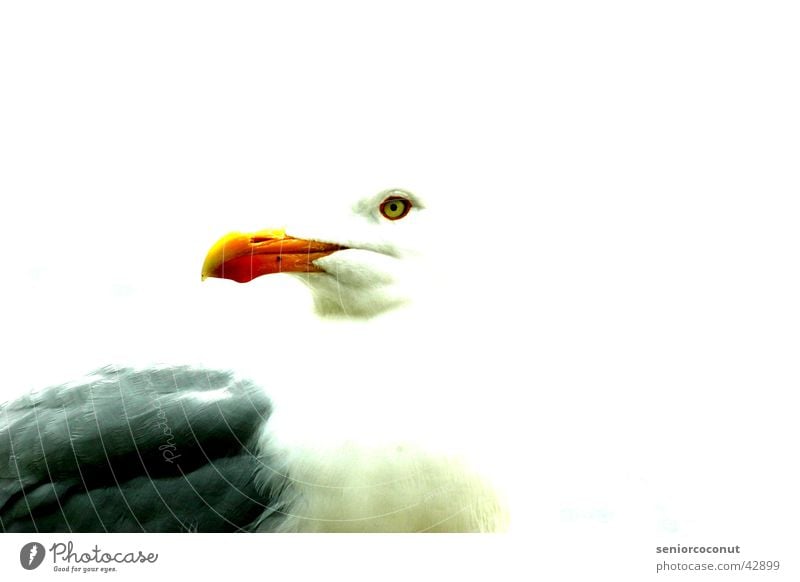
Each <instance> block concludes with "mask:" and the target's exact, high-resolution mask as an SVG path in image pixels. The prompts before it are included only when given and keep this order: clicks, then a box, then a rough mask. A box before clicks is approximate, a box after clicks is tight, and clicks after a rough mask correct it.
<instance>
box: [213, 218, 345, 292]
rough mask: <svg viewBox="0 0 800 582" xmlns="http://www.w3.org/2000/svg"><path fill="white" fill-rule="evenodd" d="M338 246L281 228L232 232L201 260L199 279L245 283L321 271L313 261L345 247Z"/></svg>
mask: <svg viewBox="0 0 800 582" xmlns="http://www.w3.org/2000/svg"><path fill="white" fill-rule="evenodd" d="M345 248H347V247H343V246H341V245H336V244H331V243H324V242H318V241H312V240H305V239H301V238H294V237H293V236H287V235H286V233H285V232H284V231H283V230H261V231H258V232H254V233H242V232H232V233H230V234H226V235H225V236H223V237H222V238H221V239H219V240H218V241H217V242H216V243H215V244H214V246H212V247H211V249H210V250H209V251H208V254H207V255H206V259H205V261H204V262H203V273H202V278H203V280H205V279H206V278H208V277H216V278H220V279H232V280H234V281H237V282H239V283H247V282H248V281H252V280H253V279H255V278H256V277H260V276H261V275H270V274H272V273H320V272H322V269H320V268H319V267H317V266H316V265H314V261H316V260H317V259H321V258H322V257H327V256H328V255H330V254H331V253H334V252H336V251H338V250H342V249H345Z"/></svg>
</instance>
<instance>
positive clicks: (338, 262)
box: [202, 189, 425, 319]
mask: <svg viewBox="0 0 800 582" xmlns="http://www.w3.org/2000/svg"><path fill="white" fill-rule="evenodd" d="M424 209H425V205H424V204H423V202H422V200H421V199H420V198H419V197H418V196H416V195H414V194H412V193H411V192H408V191H406V190H400V189H391V190H384V191H383V192H380V193H378V194H377V195H374V196H370V197H367V198H364V199H362V200H359V201H358V202H356V203H355V204H354V205H353V206H352V208H351V209H350V211H349V212H347V213H344V214H343V215H342V216H330V215H323V216H306V217H304V219H303V220H302V221H300V222H299V223H298V225H297V226H296V227H293V228H291V229H289V230H287V229H285V228H279V229H265V230H260V231H256V232H250V233H243V232H232V233H229V234H226V235H225V236H223V237H222V238H221V239H219V240H218V241H217V242H216V243H215V244H214V245H213V246H212V247H211V249H210V250H209V251H208V254H207V255H206V258H205V261H204V263H203V271H202V278H203V279H206V278H209V277H215V278H221V279H230V280H233V281H236V282H238V283H247V282H249V281H252V280H253V279H256V278H258V277H261V276H263V275H270V274H276V273H288V274H292V275H294V276H296V277H299V278H300V279H301V280H302V281H303V282H304V283H305V284H306V285H307V286H308V287H309V288H310V289H311V291H312V294H313V298H314V306H315V310H316V312H317V313H318V314H319V315H320V316H323V317H351V318H357V319H368V318H371V317H374V316H376V315H379V314H382V313H385V312H387V311H390V310H392V309H394V308H397V307H400V306H402V305H404V304H406V303H408V302H409V301H410V298H411V296H412V295H413V292H412V288H413V287H414V286H415V285H416V284H417V281H418V280H419V277H420V273H421V272H422V269H420V268H419V265H420V261H419V259H420V258H421V256H422V255H421V253H420V252H419V250H418V249H420V248H422V247H423V246H424V243H423V238H424V233H425V228H424V223H425V220H424V212H423V211H424Z"/></svg>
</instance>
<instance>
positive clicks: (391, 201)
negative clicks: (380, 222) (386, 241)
mask: <svg viewBox="0 0 800 582" xmlns="http://www.w3.org/2000/svg"><path fill="white" fill-rule="evenodd" d="M379 209H380V211H381V214H382V215H383V217H384V218H385V219H387V220H400V219H401V218H404V217H405V216H406V214H408V213H409V212H410V211H411V200H409V199H408V198H403V197H402V196H389V197H388V198H387V199H386V200H384V201H383V202H381V205H380V207H379Z"/></svg>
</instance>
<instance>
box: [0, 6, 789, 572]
mask: <svg viewBox="0 0 800 582" xmlns="http://www.w3.org/2000/svg"><path fill="white" fill-rule="evenodd" d="M798 26H800V22H799V21H798V15H797V14H796V13H795V12H794V10H793V7H792V5H791V3H779V2H775V3H745V2H726V3H722V2H670V3H661V4H658V5H655V4H654V3H640V2H639V3H637V2H627V3H626V2H604V3H589V2H550V3H536V4H534V3H527V4H524V3H511V2H492V3H488V2H486V3H471V2H464V3H443V2H427V3H423V2H403V3H394V4H388V3H375V2H372V3H368V2H363V3H355V2H345V3H343V2H337V3H321V2H295V3H292V4H288V3H286V4H285V5H278V4H277V3H275V5H267V4H266V3H256V2H239V3H209V2H191V3H188V2H136V3H127V4H124V5H123V4H120V3H108V2H70V3H18V4H17V5H16V6H13V5H10V4H4V5H3V7H2V11H0V84H1V85H0V88H1V90H0V195H2V206H1V207H0V249H2V261H1V262H0V265H1V266H0V294H2V301H1V302H0V325H2V334H1V335H0V342H2V346H1V347H2V349H0V358H2V367H3V380H2V386H0V396H2V397H3V399H4V398H9V397H12V396H14V395H16V394H18V393H20V392H22V391H24V390H26V389H31V388H36V387H40V386H42V385H44V384H47V383H52V382H60V381H63V380H66V379H69V377H70V376H71V375H76V374H80V373H82V372H86V371H88V370H89V369H91V368H93V367H96V366H98V365H102V364H104V363H107V362H108V361H117V362H124V361H125V360H127V359H129V360H131V361H134V360H144V361H146V360H157V361H173V360H174V361H182V360H186V359H198V358H199V359H202V360H208V359H209V358H210V357H209V354H208V352H205V351H204V347H203V346H207V345H209V344H208V342H214V344H213V345H215V346H217V347H219V344H220V341H219V338H220V336H221V335H224V334H226V333H227V334H229V335H228V336H226V337H232V338H236V337H237V334H241V333H248V334H250V335H248V336H247V337H248V338H251V337H252V334H253V333H254V330H259V326H260V325H261V323H260V322H261V321H265V322H268V324H264V327H265V329H264V330H263V334H264V337H265V338H268V337H274V335H273V334H275V333H280V330H281V329H285V327H286V326H291V325H292V324H293V322H294V321H295V320H294V319H291V318H292V317H301V316H300V315H298V314H299V313H301V312H303V313H304V312H305V310H306V308H307V305H306V303H305V302H304V300H303V299H302V298H298V297H299V296H300V295H303V294H302V293H301V294H299V295H297V294H295V293H294V291H295V289H294V287H291V291H290V290H289V286H287V285H286V284H285V283H284V282H283V281H269V282H268V283H263V284H262V283H261V282H260V281H259V282H257V283H254V284H253V285H252V286H251V287H249V288H248V287H246V286H245V287H242V288H241V289H245V288H247V290H246V291H241V289H239V290H238V292H237V293H236V294H232V293H230V289H231V287H232V286H225V285H216V284H215V283H226V282H210V284H209V283H206V284H205V285H204V286H200V283H199V267H200V264H201V262H202V258H203V256H204V253H205V251H206V249H207V248H208V246H209V244H210V243H211V242H213V241H214V240H215V239H216V238H217V237H218V236H219V235H221V234H222V233H224V232H227V231H229V230H238V229H241V230H245V229H248V228H263V227H272V226H280V224H277V225H276V224H275V221H276V220H278V221H280V220H281V219H280V218H279V216H280V215H281V213H282V212H283V210H284V209H285V208H287V207H290V206H295V207H300V208H304V207H305V208H309V209H314V208H315V207H316V206H318V205H330V204H338V203H339V201H341V204H342V205H349V204H350V203H351V201H352V200H355V199H358V198H360V197H363V196H368V195H371V194H373V193H375V192H377V191H379V190H382V189H384V188H388V187H394V186H400V187H404V188H408V189H410V190H412V191H414V192H416V193H418V194H420V195H421V196H423V197H424V198H425V199H426V200H427V202H428V204H429V206H430V207H431V208H436V209H437V210H438V212H439V217H440V218H441V219H443V220H442V222H441V230H440V233H441V238H439V239H438V241H437V242H438V244H437V246H438V248H439V250H440V251H441V250H445V251H446V252H447V253H449V255H450V256H451V258H452V263H448V265H447V266H448V267H449V268H450V269H451V275H452V276H453V277H454V278H455V279H456V280H457V281H459V283H460V285H461V288H460V291H459V294H458V298H459V299H461V300H462V301H463V303H464V305H465V306H469V307H468V308H465V311H464V324H463V325H464V327H463V328H455V329H454V330H453V334H454V336H455V335H458V336H459V337H462V338H463V336H464V334H465V333H472V334H474V336H475V337H476V338H483V340H484V341H485V340H486V337H485V336H486V333H485V330H484V328H483V327H482V325H483V323H485V322H487V321H491V322H493V323H492V333H493V334H496V330H497V329H500V330H502V332H503V333H499V334H496V335H493V338H494V340H495V343H496V344H497V345H499V346H500V347H501V349H502V350H504V351H505V352H506V353H511V354H513V355H514V358H513V361H514V362H516V366H515V368H514V369H511V370H508V369H507V370H504V373H503V374H502V375H501V376H498V377H502V379H503V381H504V382H508V379H509V378H513V379H514V384H513V386H512V387H511V388H512V390H511V392H512V393H513V394H514V400H513V401H511V404H512V406H510V407H509V408H510V410H513V413H512V412H509V417H508V419H503V425H504V428H505V429H506V430H508V431H509V433H510V434H512V437H511V438H510V441H509V442H508V448H507V449H504V450H503V453H502V454H505V455H513V456H514V458H515V460H516V461H517V467H518V473H517V479H516V481H515V485H516V488H517V491H516V499H518V500H521V501H518V503H519V507H520V509H519V511H518V513H517V514H516V519H515V529H514V532H513V533H512V534H510V537H508V538H504V541H503V542H502V544H505V547H504V549H503V548H501V549H498V546H499V545H502V544H498V543H496V542H490V544H491V548H489V547H488V544H487V548H488V549H487V551H486V555H485V561H484V562H482V564H483V566H482V567H476V566H475V560H479V559H480V558H479V557H476V553H475V551H474V550H469V549H466V548H465V551H467V552H470V553H469V555H470V556H471V557H470V559H469V560H466V559H465V561H464V562H463V563H460V562H458V560H454V561H452V562H451V563H449V564H450V568H451V571H452V572H454V574H455V575H458V576H460V577H467V578H470V577H471V576H475V577H477V576H479V575H480V574H481V572H485V571H486V570H485V569H482V568H492V567H497V568H500V567H499V564H501V563H502V564H503V568H502V570H504V571H506V572H508V565H509V562H508V560H509V559H511V560H514V561H515V562H517V563H518V570H517V573H518V575H519V576H520V579H542V580H555V579H565V580H575V579H579V578H578V577H579V576H584V578H583V579H588V578H586V576H591V578H592V579H617V580H622V579H626V580H627V579H630V580H645V579H650V577H653V578H654V577H655V563H656V561H657V556H656V554H655V547H656V546H657V545H671V544H678V543H680V544H683V545H693V544H703V545H706V544H714V545H717V544H719V545H722V544H724V545H735V544H739V545H741V546H742V548H743V557H746V558H748V559H764V560H766V559H781V560H783V561H784V567H783V570H782V572H780V573H779V574H778V575H777V576H775V579H779V578H780V579H790V578H791V576H792V574H791V572H792V571H793V572H794V575H795V576H796V575H797V572H798V566H797V565H796V563H795V564H793V563H792V560H791V558H792V556H793V555H794V556H797V549H796V545H795V546H794V547H793V546H792V545H791V542H792V540H795V541H796V539H797V538H796V528H797V524H798V520H799V519H800V509H799V504H798V502H797V491H798V490H800V480H799V479H798V471H797V444H798V423H797V404H796V402H797V398H796V392H797V390H798V388H800V383H799V382H798V380H800V366H798V353H799V352H798V350H799V349H800V332H799V331H798V330H800V308H799V307H798V305H799V304H800V302H798V297H800V277H799V276H798V250H800V240H799V239H800V234H798V232H800V229H798V223H800V212H798V209H799V204H798V195H799V194H800V192H799V190H798V186H800V184H799V183H798V182H800V180H798V160H800V141H799V140H798V135H800V113H798V112H799V111H800V108H798V106H797V104H798V103H800V81H799V77H798V74H797V71H798V65H799V64H800V63H798V55H800V46H798V44H800V41H798V35H797V30H798ZM261 293H264V294H274V295H272V296H273V297H278V296H280V297H283V301H288V302H290V305H291V306H292V309H287V308H285V307H284V305H285V303H280V306H276V302H275V301H271V302H268V303H266V302H262V300H261V299H260V298H261V297H262V295H260V294H261ZM264 296H266V295H264ZM234 297H236V299H234ZM226 301H230V302H231V303H230V305H229V306H230V313H228V312H221V310H220V308H219V306H220V302H226ZM237 301H241V303H237V304H235V305H234V304H233V302H237ZM292 301H295V302H296V303H291V302H292ZM262 303H266V304H264V305H262ZM256 305H259V306H260V307H258V310H259V311H258V313H257V315H258V316H259V317H262V316H263V320H260V319H257V318H255V317H254V318H248V317H247V314H248V313H252V311H253V309H251V308H254V306H256ZM261 310H263V312H262V311H261ZM414 339H415V338H414V337H413V336H409V338H408V342H409V345H412V346H413V343H414ZM215 349H216V348H215ZM487 393H489V394H491V393H492V388H491V387H487ZM520 494H521V495H520ZM95 537H96V538H98V539H104V538H102V536H95ZM26 539H27V538H26ZM137 539H139V538H137ZM141 539H142V540H144V539H145V538H141ZM205 539H208V538H205ZM226 539H227V538H226ZM237 539H238V538H237ZM21 543H22V541H21V540H20V543H19V544H18V543H17V541H16V540H15V541H14V542H13V543H11V544H6V543H4V544H3V545H2V548H3V567H6V565H7V562H6V558H7V557H8V556H10V558H8V559H12V558H13V560H12V562H9V563H11V564H12V565H11V566H9V567H10V568H12V567H13V568H16V567H17V565H16V560H17V557H16V554H17V553H18V547H19V545H20V544H21ZM171 543H175V544H176V545H175V546H174V548H173V551H175V552H178V551H179V549H180V548H181V547H184V546H187V547H190V546H191V544H190V543H189V542H187V541H183V540H181V541H179V542H178V541H175V542H173V541H170V542H166V541H163V542H162V541H161V540H160V539H159V544H162V547H163V548H164V552H165V553H168V552H169V548H170V544H171ZM204 543H205V542H204ZM219 543H221V544H229V542H228V541H221V542H219ZM246 543H247V544H248V546H252V545H253V543H254V542H250V541H248V542H246ZM263 543H264V546H265V548H264V554H269V553H270V549H269V545H270V541H269V540H266V541H265V542H263ZM276 543H278V542H276ZM281 543H284V542H281ZM307 543H308V548H309V551H312V550H313V551H317V552H320V553H321V554H323V555H324V554H325V553H326V552H328V554H330V553H331V552H332V551H333V550H332V549H331V548H330V546H327V545H326V543H325V542H323V541H318V540H316V539H314V540H311V539H309V540H308V542H307ZM349 543H351V544H356V545H357V544H360V543H367V542H364V541H363V538H361V539H358V538H353V540H352V541H351V542H349ZM369 543H371V544H372V543H373V542H369ZM447 543H450V544H456V546H455V547H457V544H459V543H462V544H463V543H466V542H463V541H461V542H459V541H458V540H457V539H453V540H451V541H448V542H447ZM396 544H397V545H396V546H395V545H390V544H386V547H383V548H382V549H381V548H377V549H376V548H373V549H371V550H370V551H369V552H364V555H363V556H362V558H363V560H364V562H355V563H351V564H350V566H351V567H352V571H347V572H345V571H335V572H331V573H330V575H331V576H332V577H334V578H338V577H340V576H341V577H348V578H351V577H357V578H359V579H361V578H360V576H362V575H363V576H364V579H367V578H366V577H367V576H374V574H370V569H371V568H377V567H380V566H381V565H383V567H384V568H386V567H387V566H386V565H387V564H392V563H393V562H396V561H398V555H397V553H396V552H405V553H406V556H405V557H404V558H402V560H399V561H401V562H402V563H404V564H409V563H415V557H414V556H415V554H414V552H419V554H416V555H417V556H418V560H419V563H420V572H421V575H420V577H421V578H423V579H426V578H427V576H426V575H424V571H425V568H428V569H429V570H428V571H430V572H433V573H441V572H442V570H441V563H439V564H437V562H436V558H435V554H432V553H431V552H425V551H422V550H420V549H419V548H418V547H417V548H416V549H415V548H414V543H413V542H408V541H402V540H397V541H396ZM373 545H374V544H373ZM231 547H233V546H232V545H231ZM453 547H454V546H452V545H451V546H450V550H451V551H452V549H453ZM395 548H398V549H395ZM337 551H338V550H337ZM276 553H277V552H276ZM284 555H291V556H294V554H292V553H291V552H288V553H284ZM339 555H340V554H339ZM409 556H410V557H409ZM195 557H196V559H197V560H200V558H199V557H197V556H195ZM252 560H253V562H252V564H251V567H256V565H258V567H260V568H262V569H265V568H266V566H265V565H264V564H263V563H261V562H260V561H259V560H258V559H257V558H256V557H255V556H253V558H252ZM205 563H206V564H211V563H213V558H211V557H208V558H206V562H205ZM202 564H203V562H202V561H199V562H198V563H197V564H188V565H187V564H186V563H185V562H184V563H183V564H181V565H180V568H181V569H183V570H181V569H175V570H173V569H172V567H173V566H174V567H175V568H178V566H175V565H174V564H173V566H169V567H167V566H163V567H164V571H165V572H166V571H169V572H173V573H177V572H179V571H185V570H191V568H192V567H193V566H200V565H202ZM426 564H427V565H426ZM206 567H214V566H208V565H207V566H206ZM389 569H390V570H391V569H392V567H389ZM334 570H336V569H334ZM340 570H341V569H340ZM244 571H246V570H244ZM394 571H395V573H397V572H400V571H402V572H408V573H409V575H410V574H411V573H412V572H413V571H410V570H407V569H402V568H401V569H400V570H397V569H395V570H394ZM264 572H265V573H264V576H266V577H267V578H270V574H269V570H268V569H265V570H264ZM297 575H298V577H299V578H300V579H304V578H303V571H302V569H301V570H298V571H297ZM678 575H679V574H673V576H678ZM681 577H682V578H683V579H686V578H689V577H688V576H686V575H685V574H683V575H681ZM501 578H502V576H501ZM770 579H772V578H770Z"/></svg>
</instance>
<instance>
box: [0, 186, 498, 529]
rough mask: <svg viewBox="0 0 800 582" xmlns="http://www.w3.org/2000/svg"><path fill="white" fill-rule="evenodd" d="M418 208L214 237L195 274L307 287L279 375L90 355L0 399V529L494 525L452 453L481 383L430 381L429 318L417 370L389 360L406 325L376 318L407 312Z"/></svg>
mask: <svg viewBox="0 0 800 582" xmlns="http://www.w3.org/2000/svg"><path fill="white" fill-rule="evenodd" d="M427 214H428V211H427V205H426V203H424V202H423V201H422V199H421V198H420V197H418V196H417V195H415V194H413V193H411V192H408V191H406V190H402V189H390V190H385V191H382V192H379V193H378V194H376V195H373V196H369V197H367V198H364V199H362V200H360V201H358V202H357V203H355V204H354V205H353V206H352V207H351V209H350V212H348V213H347V214H346V219H345V220H342V221H326V220H325V218H326V217H325V216H323V217H322V220H319V221H317V222H313V221H312V222H310V223H309V224H306V225H304V226H303V227H302V228H300V230H302V231H303V234H302V236H301V235H300V234H299V233H298V232H296V231H294V230H292V232H291V234H290V233H289V232H287V230H286V229H284V228H270V229H264V230H258V231H255V232H233V233H230V234H227V235H225V236H223V237H222V238H220V239H219V240H218V241H217V242H216V243H215V244H214V245H212V246H211V248H210V250H209V251H208V253H207V254H206V257H205V260H204V262H203V266H202V273H201V278H202V279H203V280H207V279H217V280H225V281H224V283H226V284H229V285H234V283H230V282H231V281H233V282H235V283H237V284H246V283H250V282H252V281H254V280H256V279H259V278H261V277H262V276H265V275H274V274H281V273H283V274H289V275H291V276H292V277H295V278H297V279H299V280H300V281H301V282H302V283H303V284H304V285H306V286H307V287H308V288H309V289H310V291H311V296H312V299H313V307H314V312H315V313H316V315H317V316H318V319H319V321H320V322H321V327H319V328H315V329H317V335H316V336H314V337H312V338H310V339H309V342H310V343H311V345H313V346H314V349H315V350H316V352H315V353H314V354H313V359H310V358H309V357H308V356H306V355H305V354H302V355H298V354H300V353H301V352H304V351H305V347H304V346H302V345H299V346H296V347H295V348H294V349H291V348H288V349H285V351H284V352H283V353H281V354H278V355H276V358H277V359H279V360H280V361H281V362H282V363H278V364H276V363H275V362H271V361H268V362H267V363H266V367H267V368H268V369H269V370H271V371H273V372H275V371H277V368H279V367H284V368H285V367H288V368H290V370H289V371H286V370H284V373H283V377H282V378H283V379H284V380H285V379H286V378H287V377H288V378H289V380H288V381H279V382H273V383H272V384H271V385H270V383H269V382H257V381H255V380H254V379H252V378H250V377H245V376H242V375H241V374H238V373H236V372H233V371H231V370H228V369H214V368H209V367H202V366H190V365H180V366H175V365H172V366H169V365H157V366H147V367H140V368H135V367H125V366H106V367H103V368H101V369H98V370H95V371H93V372H91V373H90V374H87V375H86V376H85V377H82V378H78V379H76V380H73V381H71V382H68V383H64V384H60V385H56V386H51V387H48V388H45V389H42V390H37V391H34V392H30V393H28V394H26V395H24V396H22V397H20V398H18V399H16V400H13V401H10V402H8V403H6V404H4V405H2V406H1V407H0V531H6V532H40V533H41V532H233V531H247V532H492V531H502V530H504V529H506V528H507V527H508V523H509V511H508V507H507V503H506V501H505V498H504V496H503V494H502V493H501V491H500V489H499V487H498V486H497V484H496V483H495V482H494V481H493V480H492V479H490V477H489V475H488V472H487V471H486V470H485V469H484V467H483V466H482V464H481V463H480V462H476V463H474V464H473V463H471V459H470V456H469V455H465V454H463V453H464V450H465V449H468V448H469V444H468V443H485V442H486V437H484V436H476V434H477V435H480V433H481V430H482V428H481V426H482V423H485V419H481V418H476V417H473V416H471V415H470V414H468V413H465V412H464V410H461V409H459V407H458V406H459V402H468V401H469V402H478V404H480V403H479V400H480V398H479V397H478V395H479V394H480V392H475V391H474V390H473V392H470V391H469V390H468V389H466V388H463V389H462V392H461V393H462V394H463V395H464V396H463V398H455V399H454V398H453V395H452V393H450V392H447V391H445V393H444V394H440V393H438V392H437V391H435V390H432V389H431V385H433V384H434V383H436V384H440V385H442V386H444V385H449V384H452V382H453V381H452V380H451V376H452V373H453V368H452V367H450V368H447V369H443V368H442V367H437V365H436V362H437V361H436V358H428V359H427V360H426V359H425V356H424V353H428V354H430V353H433V352H436V353H439V352H440V351H441V350H440V349H439V347H437V345H436V343H437V342H438V341H439V339H438V338H439V336H438V335H437V333H436V332H435V330H434V329H433V328H432V327H431V326H430V321H429V320H426V318H427V317H428V316H425V317H424V318H423V320H422V321H427V323H428V328H427V329H428V333H425V334H417V335H418V336H425V337H420V341H419V343H420V344H421V345H424V346H427V348H428V349H427V350H420V351H422V352H424V353H423V354H418V355H417V356H416V360H415V361H417V362H422V361H425V362H426V366H427V367H423V366H417V367H414V366H407V365H405V364H406V362H407V361H409V358H413V357H414V355H413V353H412V352H410V351H409V353H406V351H408V350H409V348H410V346H408V345H406V344H405V343H404V342H405V341H406V340H405V339H404V338H405V337H407V336H400V337H399V338H398V336H397V335H396V334H392V331H391V330H392V329H397V328H393V327H391V326H389V327H387V326H381V325H376V322H380V321H382V320H383V321H392V319H391V317H392V314H395V317H396V318H397V319H395V322H405V323H408V322H409V321H415V322H416V323H419V320H413V319H410V318H409V316H408V315H405V314H407V313H408V311H407V310H408V309H409V306H410V305H413V304H414V303H415V301H414V300H415V298H417V297H418V295H419V291H420V289H424V288H425V286H426V284H430V282H431V281H432V279H431V278H430V273H431V271H430V270H429V269H427V268H426V267H425V262H424V260H423V258H424V253H423V252H420V248H422V247H424V246H425V244H426V242H427V239H426V236H427V235H426V233H428V232H429V230H427V229H428V226H429V222H428V220H427V218H426V215H427ZM331 222H335V223H336V224H337V226H336V227H333V226H332V225H331ZM220 283H223V281H220ZM398 314H399V315H398ZM257 316H258V315H257V314H254V315H253V317H254V318H255V317H257ZM325 322H338V323H339V324H340V325H334V326H332V327H330V326H326V325H325ZM348 325H349V326H350V327H348ZM342 326H344V327H342ZM342 330H345V331H344V332H342ZM387 330H388V331H387ZM267 333H268V334H272V335H273V337H279V335H278V333H279V332H276V331H274V330H268V331H267ZM342 338H344V339H342ZM426 338H427V340H428V341H425V339H426ZM319 346H322V347H324V349H319ZM312 351H313V350H312ZM365 354H368V356H369V357H366V356H365ZM267 355H269V354H267ZM359 356H360V357H361V359H360V360H359V359H358V358H359ZM292 358H294V359H292ZM289 361H290V362H291V365H284V364H286V362H289ZM312 361H313V362H314V365H311V363H312ZM367 361H368V362H370V363H369V364H368V363H367ZM465 365H466V364H465ZM387 370H388V371H389V372H391V373H387ZM426 375H429V376H430V377H428V378H427V379H426ZM273 376H274V375H273ZM304 387H305V388H304ZM479 408H480V406H479ZM454 411H455V412H454ZM476 414H478V413H476ZM488 450H489V456H490V457H492V456H496V455H498V454H500V453H498V452H497V449H496V448H493V447H491V446H489V447H488Z"/></svg>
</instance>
